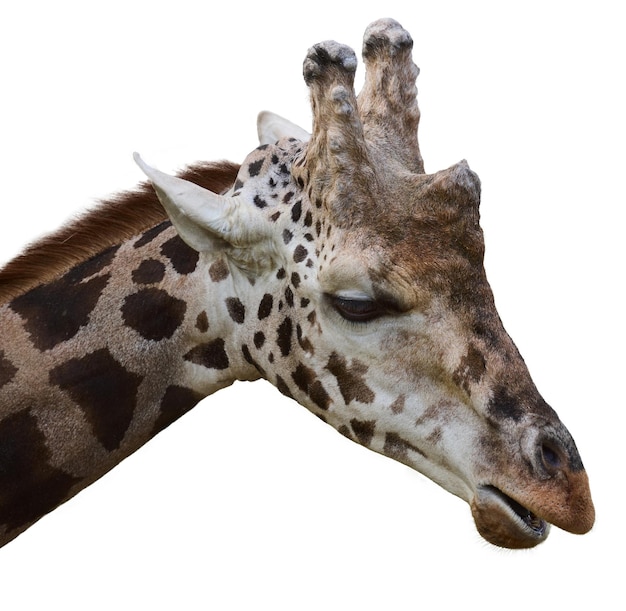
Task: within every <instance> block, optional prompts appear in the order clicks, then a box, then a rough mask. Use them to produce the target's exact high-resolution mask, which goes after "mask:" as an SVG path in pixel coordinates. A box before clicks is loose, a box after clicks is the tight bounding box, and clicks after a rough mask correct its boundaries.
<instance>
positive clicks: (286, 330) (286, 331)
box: [276, 317, 293, 356]
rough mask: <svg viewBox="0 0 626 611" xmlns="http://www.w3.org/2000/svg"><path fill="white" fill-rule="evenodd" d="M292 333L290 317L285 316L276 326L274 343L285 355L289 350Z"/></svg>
mask: <svg viewBox="0 0 626 611" xmlns="http://www.w3.org/2000/svg"><path fill="white" fill-rule="evenodd" d="M292 335H293V323H292V322H291V318H289V317H287V318H285V320H283V322H281V323H280V326H279V327H278V333H277V337H276V344H277V345H278V347H279V348H280V353H281V354H282V355H283V356H287V355H288V354H289V353H290V352H291V336H292Z"/></svg>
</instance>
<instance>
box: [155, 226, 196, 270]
mask: <svg viewBox="0 0 626 611" xmlns="http://www.w3.org/2000/svg"><path fill="white" fill-rule="evenodd" d="M161 254H163V255H165V256H166V257H167V258H168V259H169V260H170V262H171V263H172V267H173V268H174V269H175V270H176V271H177V272H178V273H179V274H182V275H187V274H191V272H193V271H195V269H196V265H198V259H199V258H200V253H199V252H198V251H197V250H194V249H193V248H191V246H188V245H187V244H185V242H183V241H182V239H181V238H180V237H179V236H178V235H175V236H174V237H173V238H170V239H169V240H168V241H167V242H164V243H163V245H162V246H161Z"/></svg>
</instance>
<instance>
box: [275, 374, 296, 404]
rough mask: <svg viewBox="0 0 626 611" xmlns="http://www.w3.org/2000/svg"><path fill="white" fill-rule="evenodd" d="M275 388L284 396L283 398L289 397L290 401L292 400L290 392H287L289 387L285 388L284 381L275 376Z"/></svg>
mask: <svg viewBox="0 0 626 611" xmlns="http://www.w3.org/2000/svg"><path fill="white" fill-rule="evenodd" d="M276 388H278V390H279V391H280V392H281V393H282V394H283V395H285V397H289V398H290V399H293V395H292V394H291V391H290V390H289V386H287V383H286V382H285V380H283V379H282V378H281V377H280V376H276Z"/></svg>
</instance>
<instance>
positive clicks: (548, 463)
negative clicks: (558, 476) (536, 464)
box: [539, 441, 563, 473]
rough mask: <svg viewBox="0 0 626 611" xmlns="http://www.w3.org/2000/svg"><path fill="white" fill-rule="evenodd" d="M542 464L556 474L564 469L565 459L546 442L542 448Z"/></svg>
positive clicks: (540, 449)
mask: <svg viewBox="0 0 626 611" xmlns="http://www.w3.org/2000/svg"><path fill="white" fill-rule="evenodd" d="M539 451H540V455H541V462H542V463H543V465H544V467H545V468H546V469H547V470H548V471H550V472H551V473H555V472H556V471H559V470H560V469H562V468H563V458H562V456H561V453H560V452H559V451H558V450H557V449H556V448H555V447H554V445H553V444H551V443H549V442H546V441H544V442H543V443H542V444H541V446H540V448H539Z"/></svg>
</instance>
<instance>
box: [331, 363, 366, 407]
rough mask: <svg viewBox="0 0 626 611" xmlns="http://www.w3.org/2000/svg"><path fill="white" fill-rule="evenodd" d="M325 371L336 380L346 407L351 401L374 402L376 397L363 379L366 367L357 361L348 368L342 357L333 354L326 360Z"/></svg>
mask: <svg viewBox="0 0 626 611" xmlns="http://www.w3.org/2000/svg"><path fill="white" fill-rule="evenodd" d="M326 369H328V371H330V372H331V373H332V374H333V375H334V376H335V378H337V383H338V384H339V390H340V391H341V396H342V397H343V400H344V401H345V402H346V405H347V404H348V403H350V401H352V400H353V399H354V400H356V401H359V402H361V403H372V401H374V398H375V397H376V395H375V393H374V392H373V391H372V389H371V388H370V387H369V386H368V385H367V384H366V382H365V378H364V375H365V373H367V366H366V365H364V364H363V363H361V362H360V361H359V360H357V359H354V360H353V361H352V365H351V366H348V363H347V361H346V359H345V358H344V357H343V356H340V355H339V354H337V353H336V352H333V353H332V354H331V355H330V358H329V359H328V364H327V365H326Z"/></svg>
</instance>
